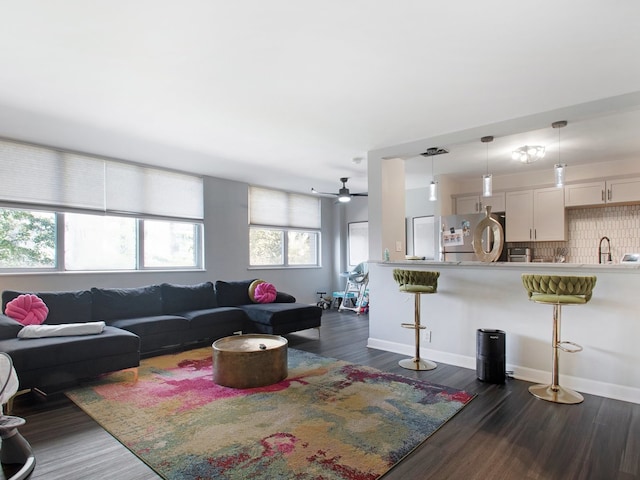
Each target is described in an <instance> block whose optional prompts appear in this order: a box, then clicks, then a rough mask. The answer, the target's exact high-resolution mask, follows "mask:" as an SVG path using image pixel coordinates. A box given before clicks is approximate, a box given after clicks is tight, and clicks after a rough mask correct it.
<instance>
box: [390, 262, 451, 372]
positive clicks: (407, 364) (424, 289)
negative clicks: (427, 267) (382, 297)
mask: <svg viewBox="0 0 640 480" xmlns="http://www.w3.org/2000/svg"><path fill="white" fill-rule="evenodd" d="M439 276H440V272H423V271H417V270H401V269H397V268H396V269H394V270H393V279H394V280H395V281H396V282H397V283H398V284H399V285H400V291H401V292H406V293H413V294H414V296H415V307H414V310H415V312H414V323H403V324H402V326H403V327H404V328H411V329H413V330H415V334H416V341H415V343H416V356H415V357H414V358H407V359H404V360H400V362H398V363H399V365H400V366H401V367H403V368H407V369H409V370H433V369H434V368H436V367H437V366H438V365H436V364H435V363H434V362H431V361H429V360H423V359H421V358H420V330H424V329H425V328H427V327H425V326H424V325H421V324H420V295H422V294H427V293H436V292H437V290H438V277H439Z"/></svg>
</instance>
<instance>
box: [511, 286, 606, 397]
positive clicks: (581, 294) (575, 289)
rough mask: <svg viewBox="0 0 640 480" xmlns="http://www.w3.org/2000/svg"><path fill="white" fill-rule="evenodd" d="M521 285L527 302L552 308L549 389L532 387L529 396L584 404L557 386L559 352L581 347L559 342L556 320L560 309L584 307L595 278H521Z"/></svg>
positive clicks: (574, 394) (574, 393) (576, 351)
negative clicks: (566, 306) (569, 306)
mask: <svg viewBox="0 0 640 480" xmlns="http://www.w3.org/2000/svg"><path fill="white" fill-rule="evenodd" d="M522 284H523V285H524V288H525V289H526V290H527V294H528V295H529V300H531V301H532V302H536V303H543V304H546V305H552V306H553V335H552V340H551V347H552V350H551V351H552V370H551V385H534V386H531V387H529V392H531V394H533V395H534V396H536V397H538V398H541V399H542V400H547V401H549V402H555V403H565V404H576V403H580V402H582V401H583V400H584V398H583V397H582V395H580V394H579V393H578V392H575V391H573V390H570V389H568V388H564V387H561V386H560V385H559V374H558V371H559V361H558V360H559V358H558V357H559V350H562V351H563V352H567V353H578V352H580V351H582V347H581V346H580V345H578V344H577V343H574V342H564V341H561V340H560V317H561V313H562V306H563V305H584V304H585V303H587V302H588V301H589V300H591V295H592V291H593V288H594V287H595V285H596V277H595V276H584V277H577V276H562V275H530V274H523V275H522Z"/></svg>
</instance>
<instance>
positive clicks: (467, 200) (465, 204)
mask: <svg viewBox="0 0 640 480" xmlns="http://www.w3.org/2000/svg"><path fill="white" fill-rule="evenodd" d="M487 205H490V206H491V211H492V212H504V210H505V195H504V192H501V193H496V194H495V195H493V196H491V197H483V196H480V195H469V196H464V197H457V198H456V214H458V215H464V214H469V213H483V212H484V211H485V207H486V206H487Z"/></svg>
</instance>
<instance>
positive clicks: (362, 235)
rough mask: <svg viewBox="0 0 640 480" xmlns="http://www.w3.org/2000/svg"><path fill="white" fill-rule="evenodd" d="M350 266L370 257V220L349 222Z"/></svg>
mask: <svg viewBox="0 0 640 480" xmlns="http://www.w3.org/2000/svg"><path fill="white" fill-rule="evenodd" d="M348 240H349V241H348V243H349V266H351V267H355V266H356V265H358V264H359V263H362V262H366V261H367V259H368V258H369V222H352V223H350V224H349V239H348Z"/></svg>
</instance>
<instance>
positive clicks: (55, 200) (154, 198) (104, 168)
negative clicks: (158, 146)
mask: <svg viewBox="0 0 640 480" xmlns="http://www.w3.org/2000/svg"><path fill="white" fill-rule="evenodd" d="M203 192H204V185H203V180H202V178H201V177H198V176H195V175H189V174H185V173H178V172H173V171H168V170H162V169H157V168H150V167H144V166H140V165H134V164H129V163H125V162H120V161H116V160H108V159H103V158H98V157H92V156H90V155H83V154H77V153H71V152H64V151H60V150H57V149H53V148H47V147H41V146H36V145H30V144H23V143H20V142H14V141H10V140H0V201H6V202H12V203H14V202H15V203H24V204H28V205H47V206H52V207H62V208H64V207H70V208H74V209H75V208H78V209H84V210H99V211H103V212H104V211H107V212H124V213H131V214H146V215H157V216H164V217H172V218H184V219H198V220H201V219H202V218H204V206H203V204H204V196H203Z"/></svg>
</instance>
